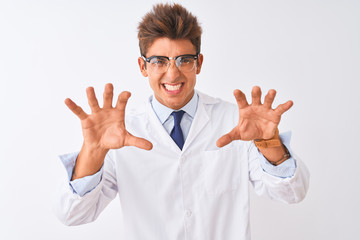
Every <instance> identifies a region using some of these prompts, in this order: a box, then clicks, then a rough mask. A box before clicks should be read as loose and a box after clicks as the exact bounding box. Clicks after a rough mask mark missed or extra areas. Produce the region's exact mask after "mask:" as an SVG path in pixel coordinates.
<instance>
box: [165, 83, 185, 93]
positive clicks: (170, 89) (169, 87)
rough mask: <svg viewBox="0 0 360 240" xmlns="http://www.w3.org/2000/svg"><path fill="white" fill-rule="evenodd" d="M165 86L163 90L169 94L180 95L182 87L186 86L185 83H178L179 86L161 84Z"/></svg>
mask: <svg viewBox="0 0 360 240" xmlns="http://www.w3.org/2000/svg"><path fill="white" fill-rule="evenodd" d="M161 85H162V86H163V88H164V89H165V90H166V91H167V92H169V93H179V92H180V91H181V89H182V87H183V86H184V83H183V82H182V83H178V84H168V83H164V84H161Z"/></svg>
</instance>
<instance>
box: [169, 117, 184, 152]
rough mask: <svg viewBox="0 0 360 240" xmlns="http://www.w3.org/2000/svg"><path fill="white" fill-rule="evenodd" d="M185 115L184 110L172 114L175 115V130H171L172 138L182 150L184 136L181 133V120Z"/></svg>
mask: <svg viewBox="0 0 360 240" xmlns="http://www.w3.org/2000/svg"><path fill="white" fill-rule="evenodd" d="M184 113H185V112H184V111H183V110H181V111H178V112H175V111H174V112H172V113H171V115H173V117H174V128H173V130H171V133H170V136H171V138H172V139H173V140H174V142H175V143H176V145H178V147H179V148H180V149H181V150H182V148H183V146H184V136H183V133H182V131H181V127H180V122H181V118H182V117H183V115H184Z"/></svg>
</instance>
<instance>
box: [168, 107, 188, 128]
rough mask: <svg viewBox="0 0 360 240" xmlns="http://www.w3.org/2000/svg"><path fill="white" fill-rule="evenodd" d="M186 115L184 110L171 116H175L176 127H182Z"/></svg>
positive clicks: (174, 112)
mask: <svg viewBox="0 0 360 240" xmlns="http://www.w3.org/2000/svg"><path fill="white" fill-rule="evenodd" d="M184 113H185V112H184V111H183V110H180V111H173V112H172V113H171V115H173V117H174V125H180V122H181V118H182V117H183V115H184Z"/></svg>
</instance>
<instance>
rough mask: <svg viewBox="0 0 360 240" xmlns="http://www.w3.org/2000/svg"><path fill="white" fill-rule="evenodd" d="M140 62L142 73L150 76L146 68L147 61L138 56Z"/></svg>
mask: <svg viewBox="0 0 360 240" xmlns="http://www.w3.org/2000/svg"><path fill="white" fill-rule="evenodd" d="M138 64H139V68H140V71H141V74H142V75H143V76H144V77H147V76H148V73H147V71H146V69H145V61H144V59H142V58H141V57H139V58H138Z"/></svg>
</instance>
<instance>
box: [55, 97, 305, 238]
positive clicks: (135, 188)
mask: <svg viewBox="0 0 360 240" xmlns="http://www.w3.org/2000/svg"><path fill="white" fill-rule="evenodd" d="M198 94H199V105H198V109H197V112H196V115H195V118H194V120H193V123H192V126H191V129H190V132H189V135H188V137H187V139H186V142H185V145H184V147H183V151H181V150H180V149H179V148H178V147H177V145H176V144H175V143H174V141H173V140H172V139H171V137H170V136H169V134H168V133H167V132H166V131H165V129H164V128H163V126H162V125H161V123H160V121H159V120H158V118H157V117H156V115H155V113H154V111H153V109H152V107H151V105H150V103H148V104H147V105H146V106H145V108H144V109H142V110H141V109H138V110H137V111H136V112H131V113H128V112H127V115H126V117H127V119H126V120H127V121H126V127H127V129H128V130H129V131H130V132H131V133H132V134H134V135H135V136H139V137H143V138H145V139H148V140H149V141H151V142H152V143H153V149H152V150H151V151H145V150H141V149H138V148H135V147H124V148H121V149H118V150H111V151H110V152H109V153H108V155H107V156H106V159H105V164H104V173H103V177H102V180H101V182H100V184H99V185H98V186H97V187H96V188H95V189H94V190H93V191H91V192H90V193H88V194H86V195H85V196H83V197H80V196H78V195H76V194H74V193H73V191H72V190H71V188H70V187H69V184H68V183H66V184H64V188H63V189H61V190H60V192H59V195H60V196H59V197H58V198H57V200H56V203H55V212H56V214H57V216H58V217H59V219H60V220H61V221H62V222H63V223H64V224H67V225H78V224H83V223H88V222H91V221H94V220H95V219H96V218H97V217H98V215H99V214H100V213H101V211H102V210H103V209H104V208H105V207H106V206H107V204H108V203H109V202H110V201H111V200H113V199H114V198H115V197H116V195H117V194H119V199H120V203H121V206H122V210H123V223H124V226H123V233H124V236H123V237H120V239H127V240H135V239H136V240H143V239H147V240H160V239H164V240H165V239H166V240H167V239H174V240H175V239H179V240H180V239H181V240H184V239H186V240H190V239H191V240H194V239H198V240H204V239H206V240H215V239H217V240H224V239H226V240H232V239H234V240H235V239H247V240H249V239H250V227H249V184H248V183H249V181H250V182H251V183H252V185H253V186H254V188H255V191H256V192H257V193H258V194H260V195H266V196H268V197H270V198H271V199H275V200H279V201H282V202H285V203H296V202H299V201H301V200H302V199H303V198H304V197H305V194H306V191H307V188H308V179H309V173H308V170H307V169H306V167H305V165H304V164H303V163H302V162H301V161H300V160H299V159H296V164H297V169H296V172H295V174H294V176H293V177H291V178H286V179H283V178H278V177H274V176H272V175H269V174H267V173H265V172H264V171H263V169H262V168H261V166H260V164H259V159H258V154H257V148H256V147H255V146H254V144H253V143H252V142H250V141H249V142H248V141H234V142H232V143H231V144H229V145H227V146H225V147H223V148H217V147H216V144H215V143H216V140H217V139H218V138H219V137H221V136H222V135H223V134H225V133H227V132H228V131H230V130H231V129H232V128H233V127H234V126H235V125H236V124H237V122H238V110H237V106H236V105H234V104H230V103H227V102H224V101H222V100H220V99H215V98H212V97H209V96H207V95H205V94H202V93H200V92H198Z"/></svg>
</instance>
